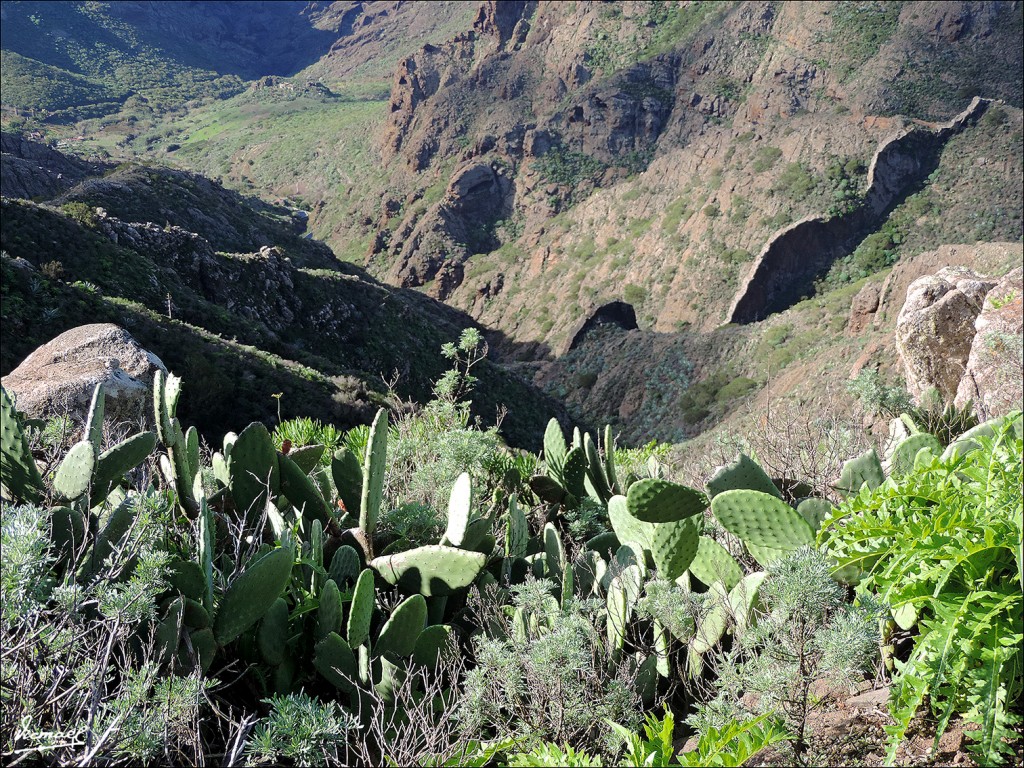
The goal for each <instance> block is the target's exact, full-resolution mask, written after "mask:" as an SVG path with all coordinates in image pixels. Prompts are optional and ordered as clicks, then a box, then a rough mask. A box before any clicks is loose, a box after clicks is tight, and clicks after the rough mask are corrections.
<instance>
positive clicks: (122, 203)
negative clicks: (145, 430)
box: [0, 152, 559, 444]
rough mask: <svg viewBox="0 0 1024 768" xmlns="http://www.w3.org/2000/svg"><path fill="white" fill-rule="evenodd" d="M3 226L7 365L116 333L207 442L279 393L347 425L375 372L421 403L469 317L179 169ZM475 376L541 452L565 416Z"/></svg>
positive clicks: (489, 408)
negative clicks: (157, 362) (180, 398)
mask: <svg viewBox="0 0 1024 768" xmlns="http://www.w3.org/2000/svg"><path fill="white" fill-rule="evenodd" d="M37 154H38V153H37ZM54 156H58V157H59V153H56V152H53V153H52V154H49V155H45V157H46V158H49V159H53V157H54ZM61 162H66V161H65V160H61ZM2 219H3V232H2V235H0V244H2V247H3V251H4V261H3V270H4V287H3V298H2V315H3V328H4V344H3V359H2V369H3V371H4V372H7V371H9V370H10V369H11V368H13V367H14V365H16V364H17V362H19V361H20V360H21V358H23V357H24V356H25V355H26V354H27V353H28V352H30V351H31V350H32V349H33V348H34V347H35V346H36V345H38V344H39V343H41V342H43V341H46V340H48V339H49V338H51V337H53V336H55V335H56V334H58V333H60V332H61V331H63V330H65V329H67V328H69V327H73V326H74V325H77V324H80V323H82V322H96V321H100V320H107V321H111V322H116V323H119V324H123V325H125V327H127V328H128V329H129V330H130V331H131V332H132V334H133V335H135V337H136V338H137V339H138V340H139V341H140V342H141V343H142V344H144V345H145V346H147V347H148V348H150V349H152V350H153V351H155V352H156V353H157V354H158V355H159V356H160V357H161V358H162V359H163V360H164V361H165V362H166V363H167V364H168V365H169V366H170V367H171V369H172V370H175V371H176V372H177V373H179V374H181V375H183V376H184V377H185V379H186V381H187V382H190V383H191V386H189V387H188V394H187V396H186V401H185V408H186V409H187V410H188V411H189V412H190V413H192V414H193V416H194V417H195V419H196V422H197V423H198V424H201V425H202V427H203V428H204V429H205V430H207V431H208V432H209V433H210V434H214V433H217V432H218V431H221V432H222V431H223V430H225V429H229V428H231V426H232V425H234V426H235V427H237V423H238V419H239V418H243V419H244V418H256V417H262V418H266V419H267V420H272V419H273V418H274V416H276V401H275V400H274V398H273V397H272V395H273V394H274V393H277V392H283V393H284V396H283V398H282V411H283V413H284V415H285V416H287V415H296V414H306V415H314V416H318V417H320V418H326V419H330V420H332V421H334V422H336V423H338V424H348V425H353V424H356V423H360V422H362V421H365V420H367V419H368V418H372V415H373V412H374V411H375V410H376V408H377V407H378V405H379V404H380V403H382V402H384V401H385V396H386V392H385V391H384V389H385V387H384V385H383V377H387V378H391V377H392V376H393V375H395V374H397V375H399V376H400V378H399V380H398V382H397V384H396V391H397V393H398V394H400V395H402V396H404V397H412V398H415V399H417V400H421V401H422V400H425V399H428V398H429V397H430V394H431V385H432V382H433V381H434V380H436V378H437V377H438V376H439V375H440V374H441V372H442V371H443V369H444V367H445V361H444V360H443V359H442V358H441V356H440V354H439V351H440V347H441V345H442V344H443V343H445V342H447V341H452V340H454V339H456V338H457V337H458V335H459V333H460V330H461V329H462V328H465V327H467V326H468V325H469V324H470V322H469V320H468V318H466V317H465V316H464V315H461V314H460V313H459V312H457V311H456V310H453V309H450V308H448V307H446V306H444V305H442V304H439V303H437V302H436V301H433V300H431V299H429V298H428V297H426V296H423V295H421V294H418V293H415V292H412V291H406V290H395V289H392V288H389V287H387V286H384V285H381V284H379V283H377V282H376V281H375V280H373V279H372V278H370V277H368V276H367V275H366V274H365V272H364V271H363V270H361V269H359V268H357V267H353V266H351V265H338V264H337V262H336V261H335V260H334V259H333V257H332V256H331V253H330V251H329V250H328V249H327V248H326V246H324V245H322V244H319V243H316V242H314V241H310V240H305V239H302V238H300V237H298V236H297V235H295V234H294V232H293V231H292V226H293V225H292V223H291V219H290V217H289V216H288V215H287V211H283V212H282V211H281V210H280V209H273V208H272V207H270V206H267V205H263V206H260V207H259V208H255V209H254V208H253V207H251V206H250V205H248V204H247V201H245V200H244V199H242V198H241V197H240V196H239V195H238V194H237V193H234V192H229V191H227V190H224V189H223V188H221V187H219V186H218V185H216V184H214V183H212V182H210V181H209V180H207V179H203V178H201V177H197V176H195V175H192V174H186V173H183V172H180V171H170V170H161V169H157V168H146V167H141V166H137V167H127V168H121V169H118V170H117V171H116V172H115V173H113V174H110V175H107V176H104V177H100V178H86V179H84V180H83V181H81V182H80V183H79V184H77V185H75V186H74V187H72V188H71V189H70V190H68V191H67V192H65V193H64V194H63V195H61V196H59V197H57V198H55V199H53V200H52V201H51V202H50V203H46V204H39V203H31V202H28V201H24V200H13V199H9V198H6V197H5V198H4V199H3V209H2ZM246 244H247V245H246ZM261 246H262V247H261ZM254 251H255V252H254ZM480 379H481V382H480V386H479V388H478V391H477V393H476V396H475V405H476V406H477V412H478V413H479V414H480V415H481V416H483V417H484V418H485V419H488V420H492V419H493V418H494V414H495V410H496V409H497V408H498V407H499V406H501V405H505V406H507V407H508V408H509V410H510V412H511V413H512V414H514V416H515V417H514V419H510V420H509V422H508V423H507V424H506V429H507V430H508V432H507V434H508V436H509V438H510V440H512V441H513V442H517V443H522V444H533V443H535V442H536V441H537V440H538V439H539V436H540V434H541V433H542V431H543V427H544V424H545V422H546V419H547V418H548V414H550V413H558V412H559V409H558V407H557V405H556V404H555V403H554V402H553V401H551V400H550V399H547V398H544V397H543V396H541V395H540V393H539V392H537V391H536V390H535V389H533V388H532V387H530V386H529V385H528V384H526V383H524V382H522V381H520V380H518V379H517V378H516V377H515V376H513V375H509V374H508V372H506V371H503V370H501V369H499V368H498V367H497V366H495V365H493V364H490V363H486V364H484V366H483V370H482V372H481V375H480ZM239 414H242V415H241V416H239ZM513 422H514V423H513Z"/></svg>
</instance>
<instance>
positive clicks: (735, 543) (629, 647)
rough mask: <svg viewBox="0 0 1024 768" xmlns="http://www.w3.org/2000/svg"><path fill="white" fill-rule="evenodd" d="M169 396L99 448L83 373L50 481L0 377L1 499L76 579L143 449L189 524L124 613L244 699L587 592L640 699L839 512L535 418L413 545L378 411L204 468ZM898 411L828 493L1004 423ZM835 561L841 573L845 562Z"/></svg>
mask: <svg viewBox="0 0 1024 768" xmlns="http://www.w3.org/2000/svg"><path fill="white" fill-rule="evenodd" d="M180 391H181V382H180V380H179V379H178V378H177V377H175V376H173V375H170V376H166V377H165V376H163V375H162V374H158V375H157V377H156V381H155V384H154V420H155V423H156V433H153V432H140V433H138V434H135V435H132V436H131V437H128V438H127V439H124V440H122V441H120V442H118V443H116V444H115V445H113V446H112V447H109V448H107V449H106V450H101V447H102V440H103V411H104V394H103V390H102V388H100V387H97V389H96V392H95V395H94V397H93V401H92V406H91V408H90V410H89V414H88V418H87V421H86V423H85V425H84V429H83V437H82V439H81V440H80V441H79V442H77V443H75V444H74V445H72V446H71V447H70V449H69V450H68V451H67V453H66V455H65V456H64V458H63V459H62V460H61V461H60V463H59V464H58V465H57V466H56V468H55V470H54V471H53V472H52V473H49V476H48V477H47V478H46V479H44V477H43V476H42V474H41V473H40V471H39V469H38V467H37V465H36V462H35V461H34V459H33V456H32V453H31V452H30V450H29V443H28V440H27V437H26V431H25V429H24V426H23V424H22V421H21V419H20V417H19V415H18V414H17V412H16V411H15V409H14V405H13V404H12V402H11V401H10V399H9V398H8V395H7V393H6V392H3V393H2V415H3V424H2V427H3V428H2V449H3V459H4V461H3V492H4V498H5V499H7V500H8V501H10V502H13V503H26V502H31V503H46V504H49V505H50V506H49V512H48V515H49V521H50V524H49V531H50V539H51V547H52V549H53V552H54V553H55V554H56V555H57V558H58V559H57V573H56V574H55V576H56V577H57V578H63V577H65V575H70V578H71V579H72V580H74V581H77V582H79V583H89V582H90V581H91V580H93V579H96V578H98V575H99V574H100V572H101V570H102V568H103V567H104V565H105V563H107V561H108V559H109V558H111V557H112V556H113V555H115V554H116V553H117V552H118V551H119V547H120V543H121V541H122V540H123V539H124V537H125V536H126V535H127V534H128V532H129V531H130V529H131V528H132V526H133V524H134V521H135V515H136V514H137V510H138V509H139V503H138V502H139V499H140V498H142V496H144V495H145V494H151V493H154V492H159V491H157V489H155V488H154V487H153V486H152V485H151V486H150V488H149V490H148V491H145V492H142V491H139V490H137V489H133V488H132V483H130V482H129V481H128V480H129V478H130V477H131V475H132V473H133V471H134V470H135V469H136V468H137V467H139V466H140V465H143V464H145V463H146V462H147V461H148V460H151V459H152V461H153V463H154V464H155V466H156V467H158V468H159V472H160V476H161V477H162V481H163V486H164V488H165V489H166V490H165V491H164V492H165V493H166V494H167V498H169V499H170V500H172V504H173V506H174V508H175V509H176V511H177V515H178V517H179V518H180V519H181V520H182V521H184V522H185V523H186V524H187V526H188V528H189V529H190V530H191V532H192V533H191V535H190V538H188V539H187V540H186V541H184V542H178V543H177V544H176V545H174V547H173V548H172V549H173V551H172V553H171V557H170V560H169V562H168V563H167V579H166V581H167V588H166V590H165V591H164V592H163V593H162V595H161V597H160V600H159V605H158V608H157V612H156V616H155V618H154V620H153V622H152V624H151V626H149V627H148V628H147V629H142V630H140V632H151V635H152V638H153V642H154V644H155V648H156V657H157V659H158V660H159V661H160V663H161V664H162V665H164V666H165V667H166V669H167V670H168V671H169V672H171V673H172V674H176V675H187V674H190V673H193V672H195V671H199V672H201V673H202V674H207V673H210V672H211V670H214V669H218V668H222V667H223V666H224V665H225V664H228V663H230V662H231V661H234V660H241V661H242V662H243V664H244V665H245V669H247V670H248V672H247V673H246V677H247V679H248V681H249V683H248V684H249V685H251V686H253V687H254V688H255V690H257V691H258V692H259V693H260V695H264V696H266V695H280V696H288V695H297V694H299V693H301V692H303V691H310V690H312V691H318V692H320V695H322V696H327V697H328V698H334V699H337V700H340V701H341V702H342V703H343V705H344V706H345V707H347V708H348V709H349V711H351V712H352V713H356V714H358V715H359V716H360V717H363V718H365V717H366V716H367V713H369V712H371V711H374V707H377V708H378V710H379V707H384V708H388V707H390V708H391V710H392V711H393V714H394V713H397V712H400V710H401V707H402V706H405V705H406V704H407V703H408V699H407V698H403V697H402V696H401V695H400V694H399V691H400V690H403V686H405V687H406V688H407V687H408V686H409V685H410V683H409V681H410V680H412V679H413V678H414V677H415V676H417V675H421V676H422V675H426V678H422V679H427V678H429V676H430V675H433V674H437V675H443V674H444V672H443V669H442V667H443V664H442V661H443V659H444V658H445V655H446V654H448V653H452V652H454V653H463V654H464V653H466V652H467V651H468V649H469V648H470V646H471V645H472V643H473V642H474V640H473V638H475V637H486V638H490V639H491V640H493V641H495V642H509V643H515V642H518V643H526V644H529V643H531V642H539V641H540V639H541V638H543V637H545V636H546V635H548V634H549V633H552V632H555V631H556V628H557V626H558V623H559V621H561V620H562V619H560V618H559V617H560V616H562V617H564V616H567V615H569V614H571V613H572V612H573V611H575V610H578V606H581V605H596V606H599V609H598V612H597V614H596V616H597V617H598V619H599V622H600V626H601V627H603V629H602V630H601V631H602V632H603V654H602V658H603V659H604V661H603V662H602V663H603V664H604V665H605V671H606V673H607V674H608V675H610V676H612V677H615V678H616V679H619V678H621V679H622V680H628V681H629V682H630V685H631V686H632V689H633V694H632V695H635V696H636V697H637V698H638V699H639V700H640V701H642V702H644V703H645V704H646V705H652V704H653V703H654V702H655V701H656V700H657V698H658V695H659V692H662V693H664V692H665V691H667V690H668V689H670V687H671V685H672V684H673V681H678V680H679V679H680V677H682V678H684V679H696V678H700V677H701V676H702V675H703V676H706V675H707V674H708V673H709V671H710V670H713V669H714V666H715V664H717V663H719V662H718V661H717V659H718V654H720V653H721V651H722V649H723V648H726V647H729V646H731V645H733V644H734V643H735V642H737V641H738V640H739V639H740V638H742V637H743V636H744V635H745V634H746V633H748V632H750V631H752V629H753V628H754V627H755V626H756V625H757V621H758V617H759V615H761V612H762V598H761V590H762V586H763V585H764V584H765V583H766V581H767V580H768V579H769V577H770V573H771V569H772V568H773V566H774V564H775V563H777V562H778V561H782V560H785V559H786V558H787V557H789V556H791V555H792V554H793V553H796V552H798V551H800V550H802V549H804V548H807V547H811V548H813V547H815V546H816V542H817V540H818V538H819V529H820V528H821V527H822V524H823V522H825V521H829V520H831V519H832V518H833V517H834V514H835V508H834V507H833V504H832V502H831V501H830V500H829V499H826V498H822V497H817V496H813V495H811V494H810V491H809V488H807V489H806V495H795V494H798V493H800V492H801V491H803V490H805V488H803V487H801V484H799V483H796V484H794V483H791V482H790V483H782V482H781V481H776V480H773V479H772V478H771V477H769V476H768V475H767V474H766V473H765V472H764V471H763V470H762V468H761V467H760V466H759V465H758V463H757V462H756V461H754V460H753V459H751V458H750V457H748V456H745V455H742V454H741V455H739V456H738V457H737V459H736V460H735V461H734V462H732V463H730V464H727V465H725V466H722V467H720V468H719V469H718V470H717V472H715V474H714V475H713V476H712V477H710V479H708V481H707V483H706V486H705V487H704V488H703V489H697V488H691V487H687V486H685V485H681V484H678V483H674V482H671V481H669V480H666V479H664V478H663V477H661V476H660V475H661V471H660V467H658V466H657V465H656V464H653V463H652V464H651V465H650V466H649V467H648V470H649V471H648V475H649V476H647V477H638V476H637V475H636V474H632V473H630V474H627V476H625V477H623V478H621V479H620V478H619V471H618V470H617V467H616V451H615V447H614V443H613V439H612V435H611V431H610V429H606V430H605V432H604V435H603V445H601V446H599V445H598V444H597V443H596V442H595V441H594V440H593V438H592V437H591V435H590V434H586V433H581V431H580V430H579V429H576V430H574V433H573V438H572V441H571V443H568V442H567V441H566V440H565V437H564V435H563V432H562V429H561V427H560V426H559V424H558V423H557V421H555V420H552V421H551V422H550V424H549V425H548V428H547V432H546V435H545V441H544V454H543V463H542V465H541V466H542V468H543V471H542V472H541V473H539V474H535V475H534V476H533V477H532V478H530V479H529V482H528V483H525V484H523V485H521V486H520V487H519V493H518V494H516V493H507V492H506V490H503V488H502V486H500V485H499V486H497V487H496V490H495V491H494V494H493V496H490V497H488V498H480V496H481V492H480V490H479V487H480V483H479V482H476V481H474V479H473V477H472V476H471V475H470V474H469V473H463V474H462V475H460V476H459V477H458V479H457V480H456V481H455V483H454V485H453V487H452V489H451V493H450V497H449V502H448V509H447V524H446V526H445V529H444V534H443V536H441V538H440V539H439V540H437V541H436V542H432V543H431V542H422V541H418V542H414V541H410V540H408V539H405V538H400V537H399V538H396V537H394V536H391V537H389V536H387V535H381V534H380V533H379V532H378V531H377V522H378V520H380V518H381V514H382V504H384V498H385V497H384V489H385V482H386V478H385V467H386V461H387V451H388V440H389V424H388V414H387V412H386V411H384V410H383V409H382V410H381V411H380V412H379V413H378V414H377V417H376V418H375V419H374V421H373V424H372V425H371V426H370V428H369V435H368V439H367V440H366V441H365V449H364V450H363V451H362V455H359V452H358V451H354V450H353V449H352V448H351V444H349V445H346V446H345V447H341V448H339V449H338V450H337V451H335V452H334V453H333V455H332V456H331V457H330V459H329V461H327V460H322V458H323V454H324V450H325V449H324V447H323V446H321V445H306V446H298V447H294V448H293V447H291V446H290V445H282V448H281V450H277V449H275V447H274V441H273V438H272V436H271V434H270V433H269V432H268V430H267V429H266V427H265V426H264V425H263V424H262V423H258V422H256V423H253V424H250V425H249V426H248V427H246V428H245V429H243V430H242V431H241V432H240V433H239V434H237V435H236V434H233V433H229V434H228V435H226V436H225V437H224V439H223V442H222V448H221V450H220V451H216V452H214V453H212V455H211V456H210V459H209V462H208V463H207V462H205V461H204V459H203V454H202V453H201V451H200V445H199V437H198V434H197V433H196V431H195V429H194V428H188V429H183V428H182V425H181V424H180V422H179V421H178V419H177V417H176V415H175V413H176V407H177V401H178V397H179V394H180ZM900 423H901V425H902V426H901V427H900V428H899V429H897V428H895V427H894V434H896V435H897V437H898V439H894V440H892V441H891V443H890V446H889V447H888V449H887V450H886V451H885V453H884V457H880V456H879V455H878V453H877V452H875V451H874V450H871V451H868V452H867V453H865V454H863V455H861V456H858V457H856V458H854V459H851V460H850V461H848V462H847V463H846V465H845V466H844V467H843V470H842V474H841V477H840V478H839V480H838V483H837V484H836V486H835V489H836V491H837V493H838V494H839V495H841V496H851V497H852V496H857V495H858V494H861V495H863V494H866V493H870V492H871V491H872V490H873V489H876V488H879V487H881V486H882V485H883V484H886V483H893V482H895V479H897V478H899V477H900V476H902V475H904V474H906V473H908V472H912V471H914V469H915V467H920V466H922V465H925V464H928V463H929V462H932V461H935V460H937V459H939V458H942V459H948V458H950V457H953V458H955V457H956V456H958V455H961V454H964V453H966V452H969V451H971V450H973V449H976V448H977V447H978V446H979V444H980V442H984V440H985V439H987V438H988V437H990V436H991V435H993V434H994V433H995V432H996V430H997V429H998V426H999V425H998V424H997V423H996V422H990V423H986V424H983V425H980V426H978V427H976V428H974V429H972V430H970V431H969V432H967V433H965V434H963V435H961V436H960V437H959V438H957V439H956V440H954V441H953V442H952V443H951V444H950V445H949V446H948V447H945V448H944V447H943V446H942V444H941V443H940V442H939V440H938V439H936V438H935V437H934V436H932V435H931V434H928V433H925V432H923V431H921V430H920V429H917V428H916V427H915V426H914V425H913V423H912V422H910V423H908V422H907V421H906V420H903V421H901V422H900ZM1017 424H1018V429H1019V418H1018V422H1017ZM901 430H903V431H901ZM904 432H905V434H904ZM158 443H159V450H157V446H158ZM887 474H888V475H889V478H890V479H888V480H887V479H886V476H887ZM161 477H154V478H153V479H154V480H159V479H161ZM584 504H590V505H592V506H594V507H596V508H599V509H600V510H601V511H602V515H603V517H602V521H603V522H604V524H605V530H604V531H602V532H601V533H599V534H598V535H596V536H593V537H592V538H590V539H589V540H587V541H585V542H578V541H570V540H566V538H565V537H566V535H567V534H566V520H567V519H568V517H569V516H570V514H571V512H572V510H573V509H575V508H578V507H580V506H581V505H584ZM836 576H837V578H842V579H845V580H847V581H849V582H851V583H855V582H856V581H857V579H858V578H859V577H860V573H859V571H858V570H857V569H856V568H847V569H843V570H841V571H837V573H836ZM531 583H540V584H543V585H546V586H544V587H543V588H542V589H543V590H544V596H543V599H542V600H541V601H540V603H539V604H532V605H531V604H526V603H523V602H521V601H520V602H516V601H515V600H513V599H512V595H513V593H514V592H515V591H516V590H517V589H520V588H522V587H524V586H529V585H530V584H531ZM658 584H661V585H668V588H670V589H671V590H674V592H673V594H675V595H676V598H674V599H676V600H679V601H683V603H685V601H686V596H687V595H690V596H692V597H693V598H695V599H698V601H699V602H700V604H701V605H702V606H703V608H702V610H700V611H697V612H695V613H693V614H692V615H691V618H690V619H687V620H685V621H680V620H678V617H677V616H673V615H670V613H671V611H667V612H666V609H665V608H664V606H665V605H666V604H665V603H664V602H661V603H658V602H657V601H652V599H651V596H652V595H653V594H654V592H655V591H656V589H657V588H658V587H656V586H652V585H658ZM662 588H663V587H662ZM484 594H489V595H490V596H491V597H492V598H494V599H496V600H497V603H498V604H499V605H501V606H503V608H502V610H503V611H504V614H503V615H504V617H505V618H504V619H503V620H501V621H492V620H483V621H481V620H480V617H474V615H473V610H474V609H471V607H470V604H471V601H472V598H473V596H474V595H484ZM653 605H660V606H662V608H652V607H651V606H653ZM915 619H916V616H910V615H909V614H908V613H906V612H903V613H899V614H896V615H895V616H893V617H892V618H887V619H885V620H884V621H883V626H882V629H883V636H884V637H886V638H889V637H891V635H892V630H893V627H894V626H895V625H899V626H901V627H903V628H907V627H909V626H911V625H912V624H913V621H914V620H915ZM890 650H891V649H890ZM419 695H425V692H421V694H419ZM431 695H435V696H439V695H440V694H437V693H436V692H435V693H433V694H431ZM436 704H437V706H438V707H442V706H443V699H442V698H439V699H438V701H437V702H436Z"/></svg>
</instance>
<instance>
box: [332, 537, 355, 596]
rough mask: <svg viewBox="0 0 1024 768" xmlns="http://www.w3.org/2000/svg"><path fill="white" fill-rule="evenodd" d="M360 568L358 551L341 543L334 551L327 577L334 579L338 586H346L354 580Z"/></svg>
mask: <svg viewBox="0 0 1024 768" xmlns="http://www.w3.org/2000/svg"><path fill="white" fill-rule="evenodd" d="M361 569H362V566H361V565H360V563H359V553H358V552H356V551H355V549H353V548H352V547H350V546H349V545H348V544H342V545H341V546H340V547H338V548H337V549H336V550H335V551H334V556H333V557H332V558H331V567H330V568H328V570H327V578H329V579H334V583H335V584H337V585H338V586H339V587H343V586H348V584H350V583H351V582H353V581H355V580H356V578H357V577H358V576H359V571H360V570H361Z"/></svg>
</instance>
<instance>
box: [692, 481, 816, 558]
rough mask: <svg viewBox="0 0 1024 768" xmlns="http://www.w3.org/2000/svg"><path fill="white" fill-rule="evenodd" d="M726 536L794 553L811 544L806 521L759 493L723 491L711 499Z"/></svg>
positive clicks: (810, 534)
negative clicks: (730, 534) (793, 551)
mask: <svg viewBox="0 0 1024 768" xmlns="http://www.w3.org/2000/svg"><path fill="white" fill-rule="evenodd" d="M711 509H712V511H713V512H714V513H715V517H717V518H718V521H719V522H720V523H721V524H722V525H723V526H724V527H725V529H726V530H727V531H729V533H732V534H733V535H735V536H738V537H739V538H740V539H742V540H743V541H744V542H749V543H751V544H754V545H756V546H761V547H773V548H778V549H785V550H794V549H798V548H799V547H801V546H803V545H804V544H812V543H813V542H814V532H813V531H812V530H811V526H810V525H808V524H807V521H806V520H804V518H803V517H802V516H801V515H800V513H799V512H797V511H796V510H795V509H793V508H792V507H791V506H789V505H788V504H786V503H785V502H784V501H781V500H780V499H778V498H777V497H775V496H771V495H769V494H767V493H761V492H760V491H739V490H737V491H724V492H722V493H720V494H718V495H716V496H715V497H714V498H713V499H712V500H711Z"/></svg>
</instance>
